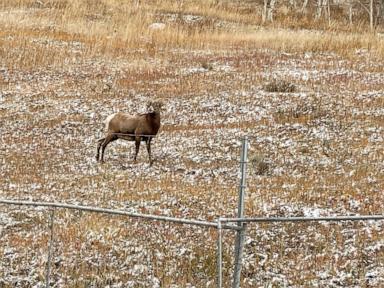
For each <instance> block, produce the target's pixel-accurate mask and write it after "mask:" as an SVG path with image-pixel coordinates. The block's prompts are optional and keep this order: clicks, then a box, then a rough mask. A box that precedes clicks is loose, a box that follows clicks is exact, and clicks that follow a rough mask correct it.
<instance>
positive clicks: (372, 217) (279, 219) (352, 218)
mask: <svg viewBox="0 0 384 288" xmlns="http://www.w3.org/2000/svg"><path fill="white" fill-rule="evenodd" d="M360 220H364V221H368V220H376V221H377V220H384V215H351V216H325V217H270V218H267V217H255V218H221V219H220V221H221V222H223V223H230V222H237V223H251V222H310V221H360Z"/></svg>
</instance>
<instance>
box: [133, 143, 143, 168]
mask: <svg viewBox="0 0 384 288" xmlns="http://www.w3.org/2000/svg"><path fill="white" fill-rule="evenodd" d="M140 141H141V137H135V144H136V145H135V146H136V151H135V157H134V158H133V161H135V162H136V158H137V154H139V150H140Z"/></svg>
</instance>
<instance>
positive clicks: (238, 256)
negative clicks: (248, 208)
mask: <svg viewBox="0 0 384 288" xmlns="http://www.w3.org/2000/svg"><path fill="white" fill-rule="evenodd" d="M247 158H248V137H244V138H243V140H242V147H241V157H240V170H241V179H240V186H239V202H238V207H237V217H238V218H242V217H244V201H245V188H246V178H247ZM237 225H238V227H239V228H240V230H238V231H237V234H236V240H235V268H234V270H233V283H232V287H233V288H238V287H240V278H241V266H242V260H243V259H242V257H243V248H244V239H245V224H244V223H242V222H238V223H237Z"/></svg>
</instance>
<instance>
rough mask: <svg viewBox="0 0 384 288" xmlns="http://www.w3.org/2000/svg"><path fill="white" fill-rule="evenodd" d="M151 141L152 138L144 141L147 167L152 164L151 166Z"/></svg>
mask: <svg viewBox="0 0 384 288" xmlns="http://www.w3.org/2000/svg"><path fill="white" fill-rule="evenodd" d="M151 140H152V138H148V139H147V141H146V143H147V151H148V157H149V166H152V164H153V161H152V157H151Z"/></svg>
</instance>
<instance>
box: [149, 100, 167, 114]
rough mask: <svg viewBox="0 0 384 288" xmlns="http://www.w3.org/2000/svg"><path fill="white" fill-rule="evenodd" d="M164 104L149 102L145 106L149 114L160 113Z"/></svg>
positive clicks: (157, 101) (158, 101)
mask: <svg viewBox="0 0 384 288" xmlns="http://www.w3.org/2000/svg"><path fill="white" fill-rule="evenodd" d="M163 106H164V103H163V102H162V101H160V100H155V101H149V102H148V104H147V109H148V111H149V112H160V111H161V110H163V109H162V108H163Z"/></svg>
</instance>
